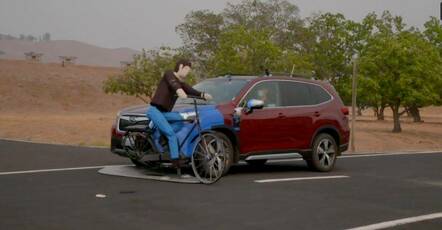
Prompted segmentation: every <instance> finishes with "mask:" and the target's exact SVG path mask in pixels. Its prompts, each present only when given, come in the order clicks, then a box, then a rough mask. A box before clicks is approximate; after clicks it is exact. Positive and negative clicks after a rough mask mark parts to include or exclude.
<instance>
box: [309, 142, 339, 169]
mask: <svg viewBox="0 0 442 230" xmlns="http://www.w3.org/2000/svg"><path fill="white" fill-rule="evenodd" d="M337 154H338V146H337V144H336V141H335V139H334V138H333V137H332V136H331V135H329V134H326V133H321V134H319V135H318V136H317V137H316V138H315V141H314V142H313V146H312V154H311V156H310V157H309V158H308V159H306V162H307V164H308V166H309V168H310V169H312V170H315V171H320V172H329V171H331V170H332V169H333V167H334V165H335V163H336V156H337Z"/></svg>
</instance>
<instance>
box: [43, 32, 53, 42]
mask: <svg viewBox="0 0 442 230" xmlns="http://www.w3.org/2000/svg"><path fill="white" fill-rule="evenodd" d="M50 40H51V34H50V33H44V34H43V41H50Z"/></svg>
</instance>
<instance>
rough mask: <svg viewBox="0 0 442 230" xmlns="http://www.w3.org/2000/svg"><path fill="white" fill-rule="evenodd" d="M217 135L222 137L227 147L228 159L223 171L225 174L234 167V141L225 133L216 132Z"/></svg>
mask: <svg viewBox="0 0 442 230" xmlns="http://www.w3.org/2000/svg"><path fill="white" fill-rule="evenodd" d="M216 135H217V136H218V137H219V138H221V140H222V141H223V143H224V148H225V149H226V153H227V154H226V156H227V161H226V165H225V166H224V173H223V175H226V174H227V173H228V172H229V170H230V167H232V165H233V160H234V148H233V144H232V142H231V141H230V139H229V138H228V137H227V136H226V135H225V134H224V133H221V132H216Z"/></svg>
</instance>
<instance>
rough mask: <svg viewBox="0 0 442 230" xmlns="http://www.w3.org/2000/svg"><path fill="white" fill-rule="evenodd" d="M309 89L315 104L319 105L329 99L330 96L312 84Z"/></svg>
mask: <svg viewBox="0 0 442 230" xmlns="http://www.w3.org/2000/svg"><path fill="white" fill-rule="evenodd" d="M309 87H310V91H311V93H312V96H313V98H314V100H315V104H320V103H323V102H326V101H328V100H330V99H331V96H330V94H329V93H327V92H326V91H325V90H324V89H323V88H322V87H320V86H318V85H312V84H309Z"/></svg>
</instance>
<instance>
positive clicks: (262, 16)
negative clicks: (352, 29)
mask: <svg viewBox="0 0 442 230" xmlns="http://www.w3.org/2000/svg"><path fill="white" fill-rule="evenodd" d="M298 14H299V9H298V7H296V6H295V5H293V4H291V3H289V2H288V1H283V0H269V1H258V0H255V1H251V0H243V1H241V2H240V3H238V4H230V3H229V4H228V5H227V7H226V9H224V11H223V12H221V13H219V14H217V13H213V12H211V11H208V10H202V11H192V12H191V13H189V14H188V15H186V17H185V22H184V23H183V24H180V25H178V26H177V27H176V31H177V32H178V33H179V35H180V36H181V38H182V39H183V42H184V49H186V50H188V51H189V53H190V54H191V56H192V58H193V59H194V60H195V61H196V66H198V67H200V68H201V70H200V71H201V72H200V73H199V74H198V75H199V76H201V75H203V73H207V72H213V70H211V69H210V68H211V67H210V66H209V65H212V66H213V63H212V64H210V63H209V61H213V58H214V55H215V53H216V52H218V55H219V51H220V47H219V44H221V42H220V37H221V36H222V34H226V33H228V31H229V30H231V29H232V28H233V27H235V26H240V27H241V28H243V29H244V30H245V31H250V33H265V34H266V36H268V37H269V38H270V41H271V42H273V43H274V44H276V45H278V46H280V47H282V46H283V44H284V45H285V46H287V47H291V48H292V46H293V38H292V36H291V35H292V30H294V28H298V27H301V26H299V25H301V24H302V23H301V20H300V19H299V15H298ZM287 53H289V52H287ZM291 53H293V52H291Z"/></svg>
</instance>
